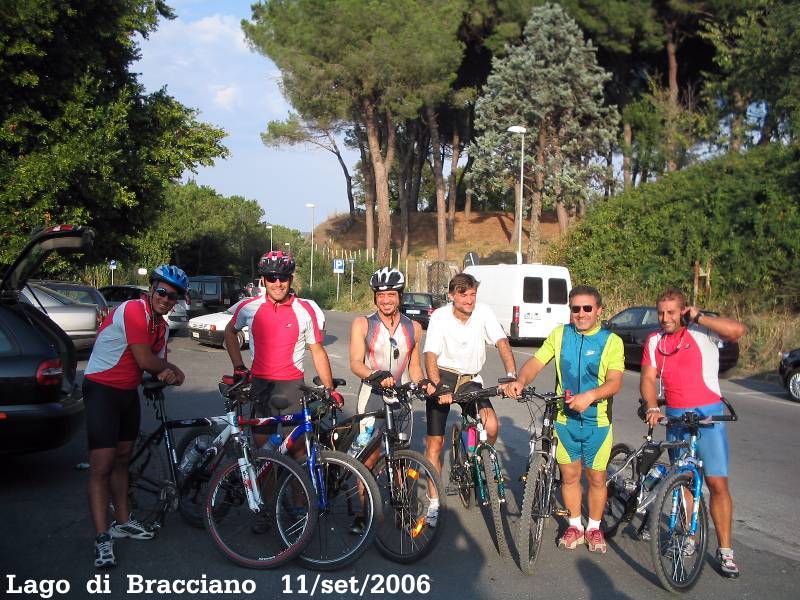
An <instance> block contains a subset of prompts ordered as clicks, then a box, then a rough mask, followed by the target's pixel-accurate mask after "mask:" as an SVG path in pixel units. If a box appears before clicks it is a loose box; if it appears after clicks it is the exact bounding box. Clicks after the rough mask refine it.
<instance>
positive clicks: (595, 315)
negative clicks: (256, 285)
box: [83, 251, 746, 577]
mask: <svg viewBox="0 0 800 600" xmlns="http://www.w3.org/2000/svg"><path fill="white" fill-rule="evenodd" d="M258 270H259V274H260V275H261V286H262V287H263V288H264V290H265V292H264V294H263V295H261V296H258V297H255V298H247V299H245V300H242V301H241V302H240V303H239V305H238V306H237V307H236V310H235V311H234V314H233V317H232V318H231V320H230V322H229V323H228V325H227V327H226V330H225V339H226V342H227V344H226V347H227V350H228V354H229V356H230V359H231V362H232V365H233V368H234V372H235V374H236V375H238V376H245V375H248V374H249V375H251V376H252V381H253V386H252V389H253V392H254V396H255V399H256V406H257V414H258V415H259V416H265V417H266V416H278V415H282V414H289V413H295V412H298V411H299V410H300V390H299V388H298V384H300V383H302V382H303V378H304V373H303V358H304V356H305V351H306V348H307V349H308V351H309V352H310V353H311V358H312V361H313V363H314V367H315V369H316V371H317V374H318V375H319V377H320V380H321V382H322V384H323V385H324V386H325V388H326V389H327V390H328V392H329V394H330V395H331V397H332V398H333V399H335V400H336V402H337V404H339V405H341V404H342V403H343V398H342V397H341V395H339V393H338V392H336V391H335V390H334V389H333V377H332V373H331V367H330V361H329V359H328V355H327V353H326V351H325V349H324V347H323V345H322V341H323V340H322V333H321V331H320V329H319V325H318V322H317V317H316V314H315V312H314V310H313V308H312V307H311V306H310V304H309V303H308V302H306V301H305V300H303V299H301V298H299V297H297V296H296V295H295V293H294V291H293V290H292V288H291V285H292V280H293V277H294V271H295V262H294V259H293V258H292V257H291V256H289V255H287V254H285V253H283V252H281V251H271V252H268V253H266V254H265V255H264V256H263V257H262V259H261V261H260V262H259V265H258ZM478 286H479V282H478V281H477V280H476V279H475V278H474V277H472V276H471V275H468V274H465V273H461V274H458V275H455V276H454V277H453V278H452V279H451V281H450V283H449V287H448V299H449V300H450V303H449V304H447V305H445V306H443V307H441V308H439V309H437V310H435V311H434V312H433V314H432V315H431V318H430V323H429V326H428V330H427V335H426V339H425V344H424V348H423V351H422V355H423V358H422V359H421V357H420V349H419V346H420V342H421V338H422V330H421V327H420V325H419V324H418V323H416V322H414V321H411V320H410V319H409V318H408V317H406V316H405V315H403V314H401V313H400V302H401V298H402V294H403V290H404V288H405V278H404V276H403V274H402V273H401V272H400V271H398V270H397V269H393V268H388V267H384V268H382V269H379V270H378V271H376V272H375V273H374V274H373V275H372V277H371V279H370V287H371V288H372V290H373V293H374V303H375V306H376V309H377V310H376V311H375V312H374V313H373V314H371V315H369V316H367V317H358V318H356V319H355V321H354V322H353V324H352V328H351V336H350V369H351V371H352V372H353V374H354V375H356V376H357V377H358V378H359V380H363V379H366V378H367V377H369V376H370V375H371V374H373V373H375V372H378V371H386V372H388V373H390V374H391V376H389V377H386V378H385V379H384V380H383V381H382V382H381V385H382V386H384V387H390V386H393V385H395V384H400V383H404V382H407V381H409V380H410V381H414V382H415V383H419V382H422V381H423V377H424V374H423V369H422V364H421V363H422V362H423V360H424V364H425V372H426V373H427V380H426V382H427V388H426V390H427V392H428V394H429V398H428V400H427V401H426V407H425V416H426V426H427V437H426V441H425V445H426V455H427V457H428V459H429V460H430V461H431V463H432V464H433V465H434V466H435V467H436V468H437V469H438V470H440V471H441V451H442V446H443V442H444V433H445V423H446V421H447V417H448V413H449V410H450V405H451V403H452V402H453V394H455V393H457V392H460V391H468V390H469V389H471V388H472V389H474V388H476V387H481V386H482V383H483V381H482V379H481V376H480V372H481V370H482V368H483V366H484V363H485V361H486V344H487V343H488V344H491V345H493V346H495V347H496V348H497V350H498V353H499V355H500V359H501V361H502V363H503V367H504V369H505V371H506V375H507V376H508V377H512V378H515V381H513V382H512V383H508V384H505V385H502V386H500V388H501V389H502V390H503V392H504V394H505V395H506V396H508V397H510V398H517V397H519V396H520V394H521V393H522V391H523V389H524V387H525V386H527V385H529V384H530V383H531V382H533V381H534V380H535V379H536V377H537V376H538V375H539V374H540V373H541V371H542V370H543V369H544V367H545V366H546V365H547V364H548V363H549V362H551V361H555V372H556V386H557V390H556V391H557V392H558V393H561V392H563V391H565V390H570V391H571V392H572V394H573V395H572V396H571V397H570V398H569V399H568V400H566V401H565V402H564V403H563V404H562V405H561V406H560V407H559V411H558V416H557V419H556V424H555V429H556V434H557V436H558V439H559V445H558V446H557V455H556V458H557V461H558V463H559V467H560V470H561V480H562V487H561V490H562V497H563V501H564V505H565V508H566V509H567V510H568V511H569V514H570V517H569V523H568V527H567V529H566V531H565V532H564V534H563V535H562V537H561V538H560V539H559V546H561V547H564V548H566V549H570V550H572V549H575V548H576V547H577V546H578V545H582V544H586V545H587V547H588V549H589V550H590V551H593V552H595V551H596V552H602V553H604V552H606V550H607V544H606V541H605V538H604V535H603V532H602V530H601V528H600V522H601V520H602V515H603V510H604V508H605V505H606V485H605V479H606V465H607V463H608V459H609V454H610V450H611V446H612V436H613V424H612V403H613V397H614V395H615V394H617V393H618V392H619V391H620V390H621V389H622V377H623V372H624V368H625V361H624V351H623V344H622V340H621V339H620V338H619V337H618V336H617V335H616V334H613V333H610V332H609V331H608V330H606V329H604V328H601V326H600V316H601V314H602V312H603V303H602V297H601V295H600V293H599V291H598V290H597V289H596V288H594V287H591V286H586V285H579V286H576V287H574V288H572V290H571V292H570V294H569V308H570V311H571V313H570V314H571V318H570V323H569V324H567V325H559V326H557V327H556V328H555V329H554V330H553V331H552V333H551V334H550V335H549V336H548V337H547V339H546V340H545V341H544V343H543V345H542V346H541V348H540V349H539V350H538V351H537V352H536V353H535V355H534V356H533V357H532V358H531V359H530V360H528V361H527V362H526V363H525V364H524V365H523V366H522V368H521V369H520V370H519V373H517V368H516V363H515V360H514V355H513V353H512V351H511V347H510V345H509V342H508V339H507V338H506V335H505V333H504V332H503V329H502V327H501V325H500V324H499V322H498V320H497V318H496V317H495V316H494V314H493V313H492V311H491V310H490V309H489V308H488V307H487V306H484V305H481V304H479V303H477V302H476V296H477V290H478ZM187 288H188V279H187V277H186V274H185V273H184V272H183V271H182V270H181V269H179V268H177V267H175V266H172V265H162V266H159V267H157V268H156V269H154V270H153V271H152V273H151V274H150V289H149V291H148V293H147V294H146V295H145V296H144V297H143V298H142V299H139V300H130V301H128V302H125V303H123V304H121V305H120V306H119V307H117V308H116V309H115V310H114V311H113V313H112V314H111V315H110V317H109V318H108V319H106V321H105V322H104V323H103V325H102V326H101V328H100V330H99V332H98V336H97V342H96V344H95V347H94V350H93V351H92V354H91V357H90V359H89V363H88V366H87V368H86V372H85V377H84V384H83V390H84V399H85V403H86V415H87V432H88V438H89V448H90V465H91V466H90V479H89V506H90V511H91V515H92V521H93V524H94V526H95V529H96V538H95V566H96V567H108V566H113V565H115V564H116V560H115V557H114V552H113V538H122V537H130V538H134V539H150V538H152V537H153V533H152V532H151V531H148V530H147V529H146V528H145V527H144V526H143V525H142V524H141V523H138V522H136V521H135V520H133V519H131V518H130V514H129V510H128V503H127V487H128V474H127V473H128V471H127V463H128V461H129V459H130V455H131V451H132V447H133V442H134V440H135V439H136V435H137V433H138V429H139V397H138V391H137V386H138V385H139V382H140V381H141V377H142V374H143V373H144V372H145V371H146V372H148V373H150V374H152V375H153V376H155V377H157V378H158V379H159V380H162V381H164V382H166V383H169V384H174V385H181V384H182V383H183V380H184V374H183V372H182V371H181V370H180V369H179V368H178V367H176V366H175V365H173V364H171V363H169V362H167V339H168V335H169V330H168V327H167V326H166V322H165V321H164V317H163V316H164V315H165V314H166V313H167V312H169V310H170V309H171V308H172V307H173V305H174V304H175V302H176V301H177V299H178V298H179V297H180V296H182V295H184V294H185V293H186V291H187ZM657 311H658V319H659V323H660V325H661V330H660V331H657V332H655V333H653V334H651V335H650V336H649V337H648V339H647V341H646V343H645V350H644V353H643V358H642V373H641V383H640V391H641V395H642V398H643V399H644V400H645V401H646V402H647V406H648V409H647V421H648V422H649V423H651V424H655V423H656V422H657V421H658V419H659V418H661V417H662V416H663V413H662V412H661V409H660V408H659V405H660V404H661V403H665V404H666V411H667V414H668V415H670V416H675V415H679V414H681V413H682V412H684V411H686V410H694V411H697V412H700V413H701V414H704V415H710V414H720V413H721V412H722V402H721V400H720V398H721V396H720V387H719V381H718V378H717V372H718V359H719V353H718V345H717V344H718V342H719V341H720V340H728V341H735V340H738V339H739V338H740V337H741V336H742V335H744V334H745V332H746V328H745V326H744V325H743V324H741V323H740V322H738V321H736V320H734V319H729V318H724V317H717V316H711V315H708V314H707V313H701V312H700V311H699V310H698V309H697V307H694V306H687V302H686V298H685V296H684V295H683V294H682V293H681V292H680V291H679V290H677V289H668V290H666V291H665V292H663V293H662V294H661V295H660V296H659V297H658V299H657ZM701 321H702V322H701ZM244 327H248V328H249V331H250V354H251V359H252V361H251V367H250V369H248V368H246V367H245V363H244V361H243V359H242V355H241V352H240V350H239V345H238V343H236V337H237V333H238V332H239V331H241V329H243V328H244ZM445 386H446V387H445ZM357 397H358V400H357V409H358V413H363V412H365V411H366V410H372V409H374V408H378V407H379V406H381V405H382V398H381V397H380V396H379V395H378V394H376V393H375V392H374V391H373V390H372V389H371V387H369V386H366V385H362V387H361V389H360V390H359V392H358V396H357ZM660 401H662V402H660ZM479 410H480V413H481V418H482V421H483V423H484V424H485V428H486V431H487V434H488V440H489V443H494V441H495V440H496V439H497V436H498V433H499V425H498V421H497V416H496V414H495V411H494V408H493V406H492V404H491V402H490V401H488V400H486V401H482V403H481V404H479ZM361 426H362V428H363V427H368V426H370V427H371V424H368V423H362V425H361ZM270 433H272V432H271V431H268V430H267V431H263V430H258V431H255V432H254V434H255V440H256V443H258V444H263V443H264V442H265V441H266V439H267V435H268V434H270ZM684 435H685V432H684V431H681V430H680V429H679V428H677V427H670V428H669V429H668V431H667V436H668V438H670V439H679V438H681V437H683V436H684ZM699 456H700V458H701V459H702V460H703V468H704V470H705V473H706V475H707V482H708V487H709V491H710V496H711V516H712V519H713V521H714V525H715V528H716V531H717V537H718V542H719V548H718V550H717V559H718V561H719V564H720V569H721V571H722V573H723V574H724V575H726V576H728V577H737V576H738V574H739V571H738V568H737V566H736V563H735V561H734V555H733V550H732V549H731V525H732V514H733V513H732V510H733V509H732V501H731V496H730V492H729V488H728V464H727V463H728V460H727V459H728V448H727V433H726V431H725V426H724V423H715V424H714V425H712V426H709V427H707V428H704V431H703V434H702V437H701V441H700V444H699ZM376 459H377V453H376V455H375V456H373V457H369V458H367V459H366V461H365V462H366V464H367V466H368V467H369V466H371V465H370V461H372V462H374V461H375V460H376ZM582 474H585V476H586V479H587V482H588V503H587V504H588V515H587V523H586V525H584V522H583V515H582V514H581V506H582V494H583V488H582V485H581V475H582ZM109 499H110V500H111V501H112V503H113V507H114V513H115V514H114V517H115V518H114V520H113V521H112V523H111V525H110V526H109V525H108V520H107V519H108V517H107V507H108V505H109ZM438 509H439V499H438V498H434V497H432V498H431V499H430V504H429V507H428V514H427V522H428V524H429V525H430V526H432V527H435V526H436V523H437V518H438ZM359 527H360V524H359V523H358V519H356V521H355V522H354V523H353V529H354V532H357V531H358V528H359Z"/></svg>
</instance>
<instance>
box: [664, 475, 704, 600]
mask: <svg viewBox="0 0 800 600" xmlns="http://www.w3.org/2000/svg"><path fill="white" fill-rule="evenodd" d="M692 486H693V476H692V475H691V474H690V473H673V474H672V475H670V476H669V477H667V478H666V479H665V480H664V481H663V482H662V483H661V484H659V490H658V495H657V496H656V500H655V502H654V503H653V506H652V508H651V510H650V536H651V540H650V552H651V554H652V557H653V564H654V566H655V570H656V575H658V579H659V581H660V582H661V584H662V585H663V586H664V587H665V588H666V589H667V590H668V591H671V592H686V591H689V590H690V589H692V587H693V586H694V584H695V583H697V579H698V578H699V577H700V573H701V572H702V571H703V564H704V563H705V555H706V548H707V546H708V514H707V512H706V504H705V500H703V496H702V494H701V496H700V507H699V510H698V514H697V532H696V533H695V535H694V538H693V541H690V535H689V529H690V524H691V516H692V506H693V503H694V501H695V498H694V496H693V495H692Z"/></svg>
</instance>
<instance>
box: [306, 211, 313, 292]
mask: <svg viewBox="0 0 800 600" xmlns="http://www.w3.org/2000/svg"><path fill="white" fill-rule="evenodd" d="M306 208H310V209H311V276H310V277H309V278H308V279H309V282H308V285H309V287H311V289H312V290H313V289H314V204H313V203H312V202H309V203H308V204H306Z"/></svg>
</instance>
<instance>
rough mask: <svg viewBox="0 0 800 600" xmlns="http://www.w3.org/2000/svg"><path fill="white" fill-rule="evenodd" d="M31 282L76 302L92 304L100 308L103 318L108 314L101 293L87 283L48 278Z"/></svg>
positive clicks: (106, 304)
mask: <svg viewBox="0 0 800 600" xmlns="http://www.w3.org/2000/svg"><path fill="white" fill-rule="evenodd" d="M32 283H38V284H39V285H43V286H44V287H46V288H49V289H51V290H55V291H56V292H58V293H60V294H63V295H64V296H67V297H68V298H72V299H73V300H75V301H76V302H83V303H84V304H94V305H96V306H97V308H99V309H100V314H101V316H102V317H103V319H105V318H106V317H107V316H108V313H109V312H110V311H109V308H108V303H107V302H106V299H105V298H103V294H101V293H100V290H98V289H97V288H96V287H94V286H92V285H89V284H88V283H75V282H72V281H50V280H36V281H32Z"/></svg>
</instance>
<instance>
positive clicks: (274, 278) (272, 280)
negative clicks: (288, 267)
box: [264, 273, 292, 283]
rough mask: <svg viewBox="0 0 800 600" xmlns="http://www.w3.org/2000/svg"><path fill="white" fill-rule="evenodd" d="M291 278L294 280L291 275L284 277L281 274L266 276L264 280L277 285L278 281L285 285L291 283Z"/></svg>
mask: <svg viewBox="0 0 800 600" xmlns="http://www.w3.org/2000/svg"><path fill="white" fill-rule="evenodd" d="M291 278H292V276H291V275H282V274H280V273H270V274H269V275H264V279H266V280H267V281H269V282H270V283H275V282H276V281H280V282H281V283H285V282H287V281H289V280H290V279H291Z"/></svg>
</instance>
